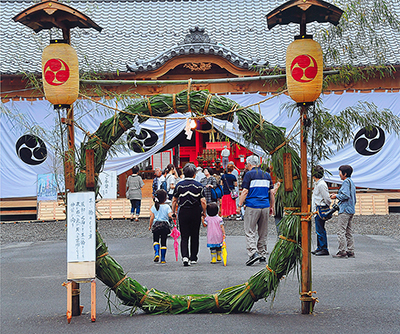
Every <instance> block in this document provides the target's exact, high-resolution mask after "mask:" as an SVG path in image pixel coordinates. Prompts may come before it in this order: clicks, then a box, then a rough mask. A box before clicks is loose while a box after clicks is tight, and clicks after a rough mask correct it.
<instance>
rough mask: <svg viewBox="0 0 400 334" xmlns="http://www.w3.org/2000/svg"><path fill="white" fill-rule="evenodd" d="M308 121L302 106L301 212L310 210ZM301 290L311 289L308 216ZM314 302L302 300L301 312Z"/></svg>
mask: <svg viewBox="0 0 400 334" xmlns="http://www.w3.org/2000/svg"><path fill="white" fill-rule="evenodd" d="M306 121H307V107H306V106H304V105H303V106H301V135H300V140H301V143H300V155H301V156H300V161H301V212H302V213H305V212H308V211H309V210H308V197H307V141H306V140H305V137H304V131H305V122H306ZM301 249H302V261H301V292H302V293H304V292H309V291H311V224H310V220H308V219H306V216H302V218H301ZM311 305H312V302H311V301H308V300H307V301H304V300H302V301H301V313H302V314H309V313H312V306H311Z"/></svg>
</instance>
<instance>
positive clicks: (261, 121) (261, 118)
mask: <svg viewBox="0 0 400 334" xmlns="http://www.w3.org/2000/svg"><path fill="white" fill-rule="evenodd" d="M258 111H259V112H260V129H261V130H262V129H263V122H264V120H263V117H262V115H261V106H260V105H258Z"/></svg>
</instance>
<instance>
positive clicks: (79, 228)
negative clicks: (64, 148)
mask: <svg viewBox="0 0 400 334" xmlns="http://www.w3.org/2000/svg"><path fill="white" fill-rule="evenodd" d="M67 204H68V205H67V279H68V283H67V320H68V323H70V322H71V317H72V315H73V310H72V307H73V302H72V300H73V296H74V289H73V284H74V283H78V282H79V283H86V282H91V298H92V301H91V320H92V321H95V320H96V281H95V278H96V207H95V194H94V192H92V191H91V192H78V193H69V194H68V198H67Z"/></svg>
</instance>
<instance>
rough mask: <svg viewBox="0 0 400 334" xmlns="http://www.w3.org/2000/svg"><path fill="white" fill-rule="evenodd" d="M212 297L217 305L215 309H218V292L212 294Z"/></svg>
mask: <svg viewBox="0 0 400 334" xmlns="http://www.w3.org/2000/svg"><path fill="white" fill-rule="evenodd" d="M214 299H215V306H217V309H218V310H219V309H220V308H219V302H218V293H216V294H215V295H214Z"/></svg>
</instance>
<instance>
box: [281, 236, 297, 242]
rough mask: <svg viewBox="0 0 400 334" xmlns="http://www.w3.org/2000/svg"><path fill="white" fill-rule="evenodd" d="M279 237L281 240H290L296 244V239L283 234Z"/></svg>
mask: <svg viewBox="0 0 400 334" xmlns="http://www.w3.org/2000/svg"><path fill="white" fill-rule="evenodd" d="M279 238H280V239H282V240H286V241H290V242H293V243H295V244H297V241H296V240H293V239H289V238H286V237H285V236H283V235H280V236H279Z"/></svg>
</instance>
